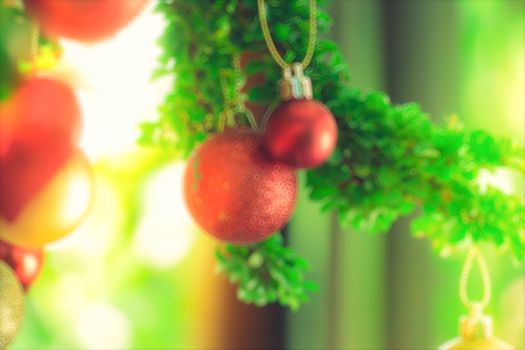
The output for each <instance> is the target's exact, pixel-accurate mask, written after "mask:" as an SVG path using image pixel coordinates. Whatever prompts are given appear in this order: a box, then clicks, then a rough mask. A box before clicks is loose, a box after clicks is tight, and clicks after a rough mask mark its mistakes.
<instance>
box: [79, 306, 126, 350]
mask: <svg viewBox="0 0 525 350" xmlns="http://www.w3.org/2000/svg"><path fill="white" fill-rule="evenodd" d="M76 332H77V334H78V336H79V338H80V340H81V342H82V343H83V344H84V346H85V348H86V349H126V348H128V344H129V325H128V320H127V319H126V318H125V317H124V315H123V314H122V312H120V311H119V310H117V309H116V308H114V307H112V306H111V305H107V304H91V305H90V304H87V305H84V307H83V309H82V310H79V313H78V321H77V322H76Z"/></svg>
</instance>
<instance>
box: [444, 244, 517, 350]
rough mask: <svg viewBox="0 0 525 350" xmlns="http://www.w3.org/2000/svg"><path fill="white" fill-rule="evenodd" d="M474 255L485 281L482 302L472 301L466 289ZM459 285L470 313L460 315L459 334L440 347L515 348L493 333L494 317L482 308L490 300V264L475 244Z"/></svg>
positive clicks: (455, 349) (471, 349) (450, 349)
mask: <svg viewBox="0 0 525 350" xmlns="http://www.w3.org/2000/svg"><path fill="white" fill-rule="evenodd" d="M474 258H477V262H478V267H479V269H480V271H481V275H482V279H483V285H484V295H483V298H482V300H481V301H480V302H473V301H470V299H469V297H468V293H467V281H468V276H469V274H470V271H471V269H472V263H473V261H474ZM459 289H460V297H461V301H462V302H463V304H464V305H465V306H466V307H467V308H468V309H469V310H470V313H469V315H468V316H462V317H461V318H460V319H459V337H457V338H454V339H452V340H449V341H448V342H446V343H445V344H443V345H441V346H440V347H439V350H513V349H514V348H513V347H512V345H510V344H507V343H506V342H504V341H503V340H500V339H498V338H496V337H494V335H493V334H492V318H490V317H488V316H486V315H484V314H483V309H484V308H485V306H487V305H488V303H489V301H490V294H491V290H490V276H489V272H488V268H487V265H486V264H485V261H484V260H483V257H482V256H481V253H480V252H479V251H478V250H477V248H476V247H472V249H471V250H470V253H469V255H468V256H467V260H466V261H465V265H464V266H463V271H462V272H461V280H460V288H459Z"/></svg>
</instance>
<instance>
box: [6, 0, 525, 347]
mask: <svg viewBox="0 0 525 350" xmlns="http://www.w3.org/2000/svg"><path fill="white" fill-rule="evenodd" d="M524 10H525V5H524V2H523V1H519V0H516V1H510V0H508V1H497V0H472V1H469V0H462V1H443V0H425V1H410V0H406V1H388V2H380V1H369V0H338V1H337V0H336V1H332V6H331V12H332V13H333V15H334V17H335V25H334V27H333V31H332V33H331V35H332V36H333V37H334V38H335V39H336V40H337V41H338V42H339V44H340V46H341V48H342V50H343V53H344V55H345V57H346V59H347V61H348V63H349V65H350V68H351V72H352V77H353V84H354V85H355V86H357V87H359V88H361V89H364V90H366V89H380V90H384V91H386V92H387V93H388V94H389V95H390V96H391V98H392V100H393V101H394V102H395V103H403V102H409V101H417V102H419V103H420V104H421V105H422V107H423V109H424V110H425V111H427V112H428V113H429V114H430V115H432V116H433V118H435V119H436V120H439V119H440V118H443V117H445V116H447V115H451V114H455V113H457V114H458V115H459V116H460V118H461V120H462V121H464V122H465V124H466V125H467V126H468V127H469V128H484V129H490V130H491V131H492V132H493V133H494V134H496V135H506V136H512V137H514V138H515V139H517V140H519V141H520V143H521V144H522V145H523V144H524V142H525V141H524V140H525V138H524V133H525V118H524V116H525V106H524V99H523V96H525V82H524V80H525V11H524ZM163 25H164V24H163V19H162V18H161V17H160V16H159V15H156V14H154V13H153V11H152V6H150V9H149V10H148V11H145V12H144V13H142V14H141V15H140V16H139V17H138V18H137V19H136V20H135V21H134V22H133V23H132V24H131V25H130V26H128V27H127V28H125V29H124V30H123V31H122V32H120V33H119V34H118V35H117V36H116V37H115V38H114V39H112V40H110V41H106V42H103V43H101V44H97V45H92V46H86V45H81V44H76V43H73V42H67V41H64V42H63V45H64V58H65V60H66V62H67V63H68V65H69V69H70V70H71V71H74V72H75V80H76V85H77V87H78V95H79V99H80V102H81V104H82V108H83V113H84V131H83V138H82V141H81V147H82V149H84V150H85V151H86V153H87V155H88V156H89V158H90V160H91V161H92V162H93V163H94V164H95V171H96V178H97V189H96V203H95V205H94V210H93V211H92V213H91V215H90V217H89V219H88V220H87V221H86V222H85V223H84V224H83V225H82V226H81V227H80V228H79V229H78V230H77V232H75V233H74V234H72V235H71V236H69V237H68V238H66V239H64V240H62V241H60V242H59V243H56V244H54V245H51V246H50V247H49V249H48V250H47V255H46V262H45V265H44V269H43V271H42V274H41V276H40V277H39V279H38V280H37V281H36V283H35V285H34V286H33V287H32V288H31V290H30V291H29V294H28V298H27V309H26V319H25V324H24V327H23V329H22V332H21V333H20V335H19V337H18V338H17V340H16V342H15V343H14V344H13V346H12V349H15V350H16V349H51V348H53V349H56V348H67V349H73V348H74V349H153V348H156V349H160V348H170V349H219V348H228V349H231V348H242V349H253V348H256V347H257V346H259V347H262V348H275V349H277V348H285V347H286V348H290V349H356V350H357V349H359V350H366V349H432V348H436V347H437V346H438V345H439V344H441V343H443V342H444V341H446V340H448V339H450V338H453V337H455V336H456V335H457V328H458V317H459V316H460V315H462V314H465V312H466V310H464V308H463V306H462V305H461V302H460V300H459V296H458V283H459V274H460V270H461V267H462V264H463V261H464V258H465V255H466V251H458V252H455V253H454V254H452V255H451V256H448V257H440V256H439V255H438V254H437V253H436V252H434V251H433V250H432V247H431V246H430V243H429V242H428V241H427V240H417V239H414V238H413V237H411V236H410V234H409V228H408V221H400V222H398V223H397V224H396V225H395V227H394V228H393V229H392V232H390V233H389V234H387V235H368V234H366V233H362V232H352V231H345V230H342V229H341V228H339V227H338V226H337V224H336V221H335V220H334V218H333V217H332V216H331V215H322V214H320V212H319V210H318V208H317V207H316V205H315V204H313V203H311V202H310V201H308V200H307V198H306V193H305V192H304V191H303V192H302V194H301V198H300V201H299V204H298V207H297V211H296V214H295V216H294V218H293V221H292V222H291V224H290V226H289V228H288V238H289V242H290V244H291V245H292V246H293V247H294V249H296V250H297V251H298V252H299V253H300V254H301V255H303V256H304V257H306V258H307V259H308V260H309V261H310V267H311V270H310V271H311V276H310V277H311V278H313V279H315V280H316V281H317V282H319V284H320V291H319V292H317V293H316V294H315V295H313V297H312V299H311V301H310V303H309V304H307V305H305V306H303V307H302V308H301V310H300V311H298V312H296V313H291V312H288V311H286V310H283V309H281V308H279V307H268V308H265V309H258V308H256V307H253V306H246V305H242V304H240V303H239V302H237V301H236V299H235V290H234V288H233V287H231V286H230V285H229V284H228V283H227V282H226V281H225V279H224V277H223V276H217V275H216V274H214V272H213V271H214V265H215V263H214V261H213V250H214V247H215V242H213V241H212V240H211V239H209V238H208V237H207V236H205V235H203V234H201V233H199V232H198V231H197V229H196V228H195V227H194V226H193V225H192V223H191V219H190V218H189V216H188V214H187V212H186V211H185V208H184V205H183V203H182V196H181V176H182V170H183V167H184V164H182V163H174V162H172V161H170V160H169V155H166V154H163V153H161V152H160V151H158V150H154V149H145V148H140V147H139V146H137V145H136V143H135V141H136V139H137V137H138V135H139V129H138V127H137V125H138V124H139V123H141V122H143V121H145V120H149V119H155V113H156V108H157V106H158V105H159V104H160V103H161V101H162V100H163V98H164V94H165V93H166V92H167V91H168V89H169V87H170V81H169V79H165V80H160V81H155V82H154V83H152V82H151V79H150V76H151V72H152V71H153V69H154V68H155V66H156V58H157V57H158V56H159V54H160V49H159V48H158V47H157V46H156V44H155V41H156V39H157V38H158V37H159V36H160V34H161V32H162V30H163ZM487 181H490V182H493V183H496V184H498V185H499V186H500V187H501V188H503V189H505V190H507V191H513V192H519V193H522V194H523V193H524V184H523V182H521V183H520V182H519V181H518V180H516V179H515V178H514V177H513V175H512V174H509V173H506V172H504V171H501V172H498V173H497V174H496V175H495V176H487ZM484 254H485V256H486V258H487V260H488V263H489V268H490V271H491V274H492V281H493V299H492V303H491V305H490V306H489V308H488V310H487V311H488V312H489V313H490V314H491V315H493V317H494V322H495V332H496V335H498V336H499V337H501V338H503V339H505V340H507V341H508V342H510V343H512V344H513V345H515V346H516V348H517V349H525V331H524V330H525V300H524V298H523V296H524V295H525V270H524V266H519V265H515V264H513V262H512V261H511V259H510V258H509V256H507V255H506V254H500V253H499V252H497V251H494V250H493V249H490V248H489V249H485V250H484ZM473 280H474V283H473V284H472V286H474V285H476V286H480V283H478V282H479V280H476V277H475V278H474V279H473Z"/></svg>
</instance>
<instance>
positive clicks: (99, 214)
mask: <svg viewBox="0 0 525 350" xmlns="http://www.w3.org/2000/svg"><path fill="white" fill-rule="evenodd" d="M95 184H96V189H95V202H94V204H93V207H92V210H91V212H90V214H89V216H88V218H87V220H85V221H84V222H83V223H82V225H80V227H79V228H78V229H77V230H76V231H75V232H74V233H73V234H71V235H68V236H66V237H65V238H63V239H61V240H59V241H57V242H56V243H52V244H50V245H48V246H46V249H52V250H68V251H74V252H75V255H83V256H85V258H87V259H90V260H97V259H99V258H101V257H103V256H104V255H105V253H106V251H107V250H108V249H109V248H110V247H111V244H112V243H113V240H114V239H115V236H116V235H118V234H119V225H120V224H121V222H122V217H123V214H124V213H123V212H122V206H121V204H120V203H119V198H118V194H117V193H116V191H115V189H114V184H113V183H112V182H110V181H108V180H107V179H104V178H103V177H102V176H100V177H99V178H97V181H95Z"/></svg>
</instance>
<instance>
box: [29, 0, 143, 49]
mask: <svg viewBox="0 0 525 350" xmlns="http://www.w3.org/2000/svg"><path fill="white" fill-rule="evenodd" d="M148 1H149V0H24V4H25V7H26V9H27V11H28V12H29V14H30V15H31V16H33V17H34V18H35V19H36V20H37V21H38V23H39V24H40V27H41V28H42V30H43V31H44V32H45V33H46V35H47V36H49V37H53V38H56V37H64V38H68V39H73V40H78V41H82V42H87V43H92V42H96V41H100V40H104V39H107V38H109V37H111V36H113V35H114V34H115V33H116V32H117V31H118V30H119V29H121V28H122V27H124V26H125V25H126V24H128V23H129V22H130V21H131V20H132V19H133V18H134V17H135V16H137V15H138V14H139V13H140V11H141V10H143V9H144V7H146V4H147V3H148Z"/></svg>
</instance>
